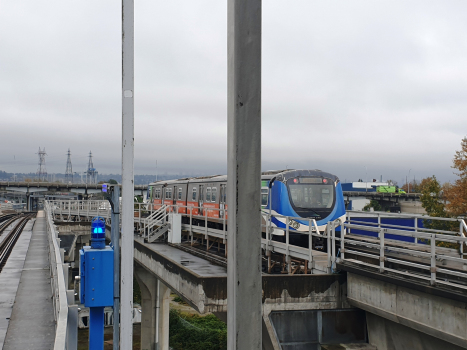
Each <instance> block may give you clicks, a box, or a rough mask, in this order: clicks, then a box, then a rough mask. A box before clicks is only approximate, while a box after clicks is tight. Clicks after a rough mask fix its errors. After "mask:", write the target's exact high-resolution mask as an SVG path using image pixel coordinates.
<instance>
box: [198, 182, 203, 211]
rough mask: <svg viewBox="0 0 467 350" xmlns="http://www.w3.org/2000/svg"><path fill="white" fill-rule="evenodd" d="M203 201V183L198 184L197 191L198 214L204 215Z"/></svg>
mask: <svg viewBox="0 0 467 350" xmlns="http://www.w3.org/2000/svg"><path fill="white" fill-rule="evenodd" d="M203 203H204V185H199V192H198V207H199V215H204V212H203Z"/></svg>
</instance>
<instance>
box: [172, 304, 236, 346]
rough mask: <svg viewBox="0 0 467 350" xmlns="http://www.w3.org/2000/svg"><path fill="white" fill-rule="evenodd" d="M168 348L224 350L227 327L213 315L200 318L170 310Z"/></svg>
mask: <svg viewBox="0 0 467 350" xmlns="http://www.w3.org/2000/svg"><path fill="white" fill-rule="evenodd" d="M170 346H171V347H172V348H173V349H174V350H225V349H227V325H226V324H225V323H224V322H222V321H221V320H219V319H218V318H217V317H216V316H214V315H207V316H204V317H200V316H198V315H189V314H184V313H181V312H180V311H178V310H175V309H171V310H170Z"/></svg>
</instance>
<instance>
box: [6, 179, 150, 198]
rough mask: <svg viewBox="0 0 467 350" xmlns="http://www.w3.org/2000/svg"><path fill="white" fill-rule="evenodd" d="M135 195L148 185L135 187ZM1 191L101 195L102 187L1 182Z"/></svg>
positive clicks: (95, 185)
mask: <svg viewBox="0 0 467 350" xmlns="http://www.w3.org/2000/svg"><path fill="white" fill-rule="evenodd" d="M134 188H135V194H141V195H142V194H143V193H144V192H146V190H147V188H148V186H147V185H135V186H134ZM0 190H1V191H7V190H10V191H17V192H23V193H34V192H47V191H56V192H73V193H83V194H91V193H100V192H102V185H100V184H76V183H74V184H66V183H60V182H10V181H0Z"/></svg>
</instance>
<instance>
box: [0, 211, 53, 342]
mask: <svg viewBox="0 0 467 350" xmlns="http://www.w3.org/2000/svg"><path fill="white" fill-rule="evenodd" d="M48 251H49V249H48V240H47V232H46V221H45V215H44V212H43V211H39V212H38V214H37V218H36V219H35V221H34V222H33V221H32V220H31V221H30V222H29V223H28V224H27V226H26V227H25V229H24V230H23V233H22V234H21V236H20V237H19V239H18V241H17V243H16V245H15V248H14V249H13V251H12V253H11V255H10V257H9V259H8V262H7V264H6V265H5V267H4V269H3V271H2V273H0V285H1V286H2V292H1V293H0V298H1V301H0V348H2V349H3V350H13V349H37V350H42V349H52V348H53V345H54V341H55V320H54V307H53V304H52V289H51V285H50V270H49V258H48ZM5 291H7V293H5ZM8 313H9V315H8V316H7V314H8ZM8 319H9V323H8V324H7V325H5V322H4V321H7V322H8ZM5 326H7V327H5ZM2 334H3V336H2ZM2 346H3V347H2Z"/></svg>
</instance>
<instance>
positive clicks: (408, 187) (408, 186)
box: [405, 168, 412, 193]
mask: <svg viewBox="0 0 467 350" xmlns="http://www.w3.org/2000/svg"><path fill="white" fill-rule="evenodd" d="M411 170H412V168H410V169H409V175H408V176H406V177H405V183H406V184H407V193H410V184H409V182H408V179H409V178H410V171H411Z"/></svg>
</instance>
